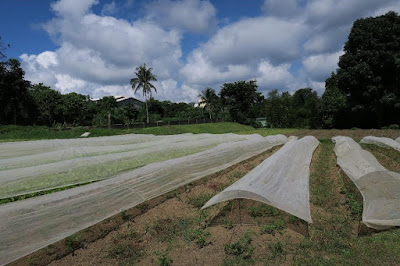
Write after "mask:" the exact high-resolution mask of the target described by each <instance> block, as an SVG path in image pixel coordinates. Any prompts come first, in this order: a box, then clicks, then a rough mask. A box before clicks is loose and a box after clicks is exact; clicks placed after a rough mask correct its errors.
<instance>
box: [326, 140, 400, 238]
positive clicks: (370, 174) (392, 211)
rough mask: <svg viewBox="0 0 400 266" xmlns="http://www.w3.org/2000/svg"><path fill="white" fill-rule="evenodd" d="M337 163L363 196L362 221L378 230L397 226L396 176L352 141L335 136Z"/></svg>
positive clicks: (399, 193)
mask: <svg viewBox="0 0 400 266" xmlns="http://www.w3.org/2000/svg"><path fill="white" fill-rule="evenodd" d="M332 141H333V142H335V149H334V150H335V153H336V156H337V164H338V165H339V166H340V168H342V170H343V171H344V172H345V173H346V175H347V176H348V177H349V178H350V179H351V180H352V181H353V183H354V184H355V185H356V186H357V188H358V189H359V191H360V192H361V195H362V196H363V206H364V207H363V214H362V221H363V223H364V224H365V225H367V226H368V227H371V228H374V229H378V230H382V229H387V228H390V227H392V226H399V225H400V208H399V206H400V174H399V173H396V172H391V171H388V170H387V169H386V168H384V167H383V166H382V165H381V164H380V163H379V162H378V161H377V159H376V158H375V157H374V156H373V155H372V154H371V153H370V152H368V151H366V150H363V149H362V148H361V146H360V145H359V144H358V143H356V142H355V141H354V140H353V139H352V138H349V137H343V136H337V137H334V138H332Z"/></svg>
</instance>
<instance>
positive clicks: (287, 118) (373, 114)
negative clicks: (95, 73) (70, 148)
mask: <svg viewBox="0 0 400 266" xmlns="http://www.w3.org/2000/svg"><path fill="white" fill-rule="evenodd" d="M6 48H7V46H6V45H4V43H2V42H1V39H0V114H1V116H0V124H22V125H34V124H35V125H47V126H55V125H60V124H64V125H65V124H67V125H82V126H87V125H94V126H105V125H109V124H111V123H113V124H127V123H132V122H145V121H146V122H155V121H160V120H162V121H164V122H165V121H171V120H183V119H185V120H186V119H199V118H200V119H201V118H209V119H212V118H222V119H224V120H226V121H236V122H239V123H242V124H249V125H252V126H255V127H257V126H260V124H258V123H257V122H256V118H258V117H265V118H266V120H267V122H268V125H269V126H270V127H287V128H290V127H297V128H352V127H360V128H381V127H388V126H389V127H392V128H398V127H399V126H398V125H399V124H400V16H399V15H398V14H397V13H395V12H392V11H391V12H388V13H387V14H385V15H383V16H379V17H375V18H372V17H370V18H362V19H358V20H356V21H355V22H354V24H353V27H352V29H351V32H350V34H349V38H348V41H347V42H346V43H345V46H344V52H345V53H344V55H342V56H341V57H340V60H339V64H338V69H337V70H336V71H335V72H332V74H331V76H330V77H329V78H327V79H326V81H325V92H324V93H323V95H322V96H318V94H317V92H316V91H314V90H313V89H312V88H302V89H299V90H297V91H296V92H294V93H290V92H288V91H286V92H279V91H278V90H272V91H269V92H268V93H267V95H265V96H264V95H262V94H261V93H260V92H259V91H258V86H257V82H256V80H250V81H237V82H232V83H225V84H223V85H222V86H221V89H220V91H219V93H216V91H215V90H214V89H212V88H205V89H204V90H203V91H202V92H201V94H200V95H199V98H200V99H201V101H200V102H199V104H200V108H199V107H195V103H173V102H171V101H158V100H155V99H154V98H152V90H154V91H155V92H157V90H156V88H155V87H154V86H153V84H151V81H156V80H157V78H156V76H155V75H153V73H152V69H151V68H146V65H145V64H144V65H143V66H140V67H138V68H136V72H135V75H136V77H135V78H132V79H131V80H130V83H131V85H132V89H133V90H134V91H135V93H136V92H138V91H142V92H143V95H144V96H145V99H146V102H145V105H143V106H142V107H141V108H137V107H135V106H133V105H129V104H128V105H125V106H119V105H118V104H117V102H116V100H115V98H114V97H103V98H102V99H100V100H99V101H92V100H91V99H90V97H89V96H87V95H81V94H78V93H68V94H61V93H60V92H58V91H56V90H53V89H51V88H50V87H47V86H45V85H43V84H31V83H30V82H29V81H26V80H24V71H23V69H22V68H21V65H20V63H19V61H18V60H16V59H9V60H5V59H6V58H5V54H4V51H5V49H6Z"/></svg>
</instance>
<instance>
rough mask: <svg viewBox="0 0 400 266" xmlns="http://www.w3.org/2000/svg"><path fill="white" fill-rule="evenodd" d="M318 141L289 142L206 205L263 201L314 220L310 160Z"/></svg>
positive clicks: (308, 219) (301, 217)
mask: <svg viewBox="0 0 400 266" xmlns="http://www.w3.org/2000/svg"><path fill="white" fill-rule="evenodd" d="M318 144H319V142H318V140H317V139H316V138H315V137H312V136H306V137H304V138H302V139H300V140H292V141H289V142H287V143H286V144H285V145H284V146H283V147H282V148H281V149H280V150H279V151H277V152H276V153H274V154H273V155H272V156H271V157H269V158H267V159H266V160H265V161H264V162H262V163H261V164H260V165H259V166H257V167H256V168H254V169H253V170H252V171H251V172H250V173H248V174H247V175H245V176H244V177H242V178H241V179H239V180H238V181H237V182H235V183H234V184H232V185H231V186H229V187H227V188H226V189H224V190H223V191H222V192H220V193H219V194H217V195H215V196H214V197H213V198H211V199H210V200H209V201H208V202H207V203H206V204H205V205H204V206H203V208H207V207H209V206H211V205H214V204H216V203H219V202H223V201H227V200H230V199H235V198H245V199H252V200H257V201H261V202H264V203H266V204H269V205H271V206H274V207H277V208H279V209H281V210H283V211H286V212H288V213H290V214H293V215H295V216H297V217H299V218H300V219H303V220H305V221H307V222H309V223H312V219H311V214H310V200H309V198H310V196H309V195H310V193H309V177H310V163H311V158H312V155H313V153H314V150H315V149H316V148H317V146H318Z"/></svg>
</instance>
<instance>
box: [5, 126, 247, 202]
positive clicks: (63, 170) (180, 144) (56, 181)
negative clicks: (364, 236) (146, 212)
mask: <svg viewBox="0 0 400 266" xmlns="http://www.w3.org/2000/svg"><path fill="white" fill-rule="evenodd" d="M246 138H249V137H248V136H241V135H235V134H220V135H218V134H214V135H213V134H199V135H194V134H184V135H176V136H166V137H161V138H156V139H154V140H153V141H148V142H144V143H136V144H126V145H115V146H112V145H107V146H100V147H96V146H86V147H84V146H82V147H79V148H78V147H69V148H67V150H71V149H80V150H85V151H86V153H81V154H80V156H79V157H78V158H73V159H69V157H67V158H59V159H58V160H57V161H55V162H48V161H47V160H48V159H47V158H46V159H44V160H43V156H41V155H42V154H35V155H29V156H21V157H16V158H7V159H3V160H0V163H2V164H3V165H6V166H7V165H8V166H10V165H11V164H13V166H19V168H13V169H9V170H3V171H0V198H6V197H11V196H16V195H20V194H27V193H32V192H36V191H42V190H47V189H53V188H58V187H64V186H70V185H76V184H82V183H87V182H92V181H97V180H102V179H106V178H110V177H112V176H114V175H116V174H118V173H121V172H124V171H128V170H132V169H135V168H137V167H141V166H144V165H146V164H149V163H152V162H157V161H163V160H168V159H173V158H177V157H181V156H184V155H189V154H192V153H196V152H200V151H202V150H205V149H208V148H211V147H212V146H215V145H218V144H220V143H223V142H231V141H239V140H244V139H246ZM77 141H79V142H80V141H81V140H77ZM70 143H71V141H70ZM72 143H73V142H72ZM99 148H101V149H102V150H103V151H104V152H103V154H101V155H94V153H93V152H88V151H93V150H97V149H99ZM104 148H107V149H108V150H107V149H104ZM97 151H98V150H97ZM106 151H108V152H107V153H106ZM117 151H119V152H117ZM55 152H62V150H59V151H55ZM48 153H49V152H46V153H45V155H46V156H47V154H48ZM50 153H54V152H50ZM35 157H37V158H36V165H33V166H29V163H27V162H32V160H35ZM7 163H8V164H7ZM25 165H28V166H25ZM24 166H25V167H24Z"/></svg>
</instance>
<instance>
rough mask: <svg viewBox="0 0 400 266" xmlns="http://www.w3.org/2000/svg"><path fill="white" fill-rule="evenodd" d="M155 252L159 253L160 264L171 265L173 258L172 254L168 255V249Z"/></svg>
mask: <svg viewBox="0 0 400 266" xmlns="http://www.w3.org/2000/svg"><path fill="white" fill-rule="evenodd" d="M155 253H156V255H158V262H159V264H160V266H169V265H171V264H172V262H173V260H172V258H171V257H170V256H168V253H167V251H165V252H159V251H156V252H155Z"/></svg>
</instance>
